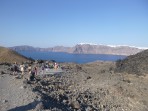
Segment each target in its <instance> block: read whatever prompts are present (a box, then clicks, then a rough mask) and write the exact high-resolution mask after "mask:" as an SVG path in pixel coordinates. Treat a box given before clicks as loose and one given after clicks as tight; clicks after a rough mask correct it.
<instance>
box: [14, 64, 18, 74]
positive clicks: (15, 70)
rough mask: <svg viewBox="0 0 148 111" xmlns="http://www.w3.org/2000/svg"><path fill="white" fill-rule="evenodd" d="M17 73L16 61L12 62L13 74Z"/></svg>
mask: <svg viewBox="0 0 148 111" xmlns="http://www.w3.org/2000/svg"><path fill="white" fill-rule="evenodd" d="M17 73H18V67H17V62H14V64H13V75H17Z"/></svg>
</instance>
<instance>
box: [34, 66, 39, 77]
mask: <svg viewBox="0 0 148 111" xmlns="http://www.w3.org/2000/svg"><path fill="white" fill-rule="evenodd" d="M37 70H38V68H37V66H36V67H34V71H35V75H37V73H38V71H37Z"/></svg>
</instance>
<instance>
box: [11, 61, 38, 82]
mask: <svg viewBox="0 0 148 111" xmlns="http://www.w3.org/2000/svg"><path fill="white" fill-rule="evenodd" d="M12 69H13V75H18V77H20V78H24V75H25V73H26V72H27V73H28V74H29V78H28V79H29V80H33V79H34V78H35V75H37V66H34V67H32V66H31V65H29V66H25V65H24V64H23V63H22V64H21V65H19V64H17V63H16V62H15V63H14V64H13V68H12ZM18 71H21V74H20V73H18Z"/></svg>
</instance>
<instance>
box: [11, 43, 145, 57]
mask: <svg viewBox="0 0 148 111" xmlns="http://www.w3.org/2000/svg"><path fill="white" fill-rule="evenodd" d="M11 49H13V50H15V51H51V52H67V53H74V54H114V55H133V54H136V53H138V52H140V51H142V50H143V49H139V48H136V47H130V46H114V47H112V46H107V45H93V44H78V45H76V46H74V47H64V46H56V47H51V48H34V47H32V46H15V47H11Z"/></svg>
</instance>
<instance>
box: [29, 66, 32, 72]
mask: <svg viewBox="0 0 148 111" xmlns="http://www.w3.org/2000/svg"><path fill="white" fill-rule="evenodd" d="M31 69H32V68H31V65H29V67H28V73H29V72H30V71H31Z"/></svg>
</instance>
